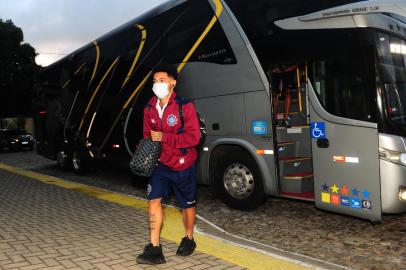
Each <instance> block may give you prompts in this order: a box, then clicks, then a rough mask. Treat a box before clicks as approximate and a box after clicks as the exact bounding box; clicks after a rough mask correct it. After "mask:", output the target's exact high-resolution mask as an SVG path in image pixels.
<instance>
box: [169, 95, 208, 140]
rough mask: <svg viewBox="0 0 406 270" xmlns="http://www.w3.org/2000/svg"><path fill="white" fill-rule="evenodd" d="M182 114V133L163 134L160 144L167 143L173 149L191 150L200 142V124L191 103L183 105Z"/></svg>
mask: <svg viewBox="0 0 406 270" xmlns="http://www.w3.org/2000/svg"><path fill="white" fill-rule="evenodd" d="M182 110H183V114H184V120H185V125H184V127H183V129H184V132H183V133H181V134H176V133H164V134H163V136H162V142H163V143H167V144H169V145H170V146H172V147H174V148H191V147H195V146H196V145H198V144H199V142H200V124H199V119H198V118H197V113H196V109H195V106H194V105H193V103H191V102H190V103H188V104H186V105H183V109H182Z"/></svg>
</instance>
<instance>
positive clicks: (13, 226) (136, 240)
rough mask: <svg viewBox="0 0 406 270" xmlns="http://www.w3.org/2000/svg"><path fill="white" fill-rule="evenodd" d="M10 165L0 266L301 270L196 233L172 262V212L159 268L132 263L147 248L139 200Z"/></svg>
mask: <svg viewBox="0 0 406 270" xmlns="http://www.w3.org/2000/svg"><path fill="white" fill-rule="evenodd" d="M10 168H11V167H10ZM10 168H8V167H7V168H6V169H7V170H8V171H6V170H4V169H5V167H4V166H0V269H4V270H6V269H21V270H29V269H155V268H158V269H244V268H245V267H249V268H252V269H284V270H288V269H306V268H305V267H303V266H301V265H297V264H295V263H292V262H288V261H285V260H281V259H276V258H272V257H269V256H266V255H264V254H261V253H255V252H253V251H250V250H244V249H242V248H239V247H236V246H233V245H231V244H227V243H224V242H222V241H219V240H215V239H208V238H207V237H206V236H199V235H196V239H197V242H198V245H199V249H198V251H197V252H195V253H194V254H193V255H192V256H190V257H188V258H181V257H178V256H176V255H175V251H176V248H177V246H178V244H177V243H176V242H175V241H177V242H178V241H179V240H180V237H181V236H182V232H181V230H171V228H172V227H178V228H179V227H180V226H173V225H174V224H175V225H176V224H177V225H180V223H179V222H180V220H179V217H180V214H179V212H178V211H177V210H175V209H173V208H167V209H166V210H167V211H166V213H167V214H166V217H165V218H166V220H167V222H166V223H165V225H164V229H163V237H164V238H165V239H167V240H165V239H164V240H163V241H162V242H163V246H164V254H165V256H166V259H167V263H166V264H164V265H160V266H158V267H151V266H141V265H137V264H136V263H135V257H136V255H137V254H139V253H140V252H141V251H142V248H143V246H144V245H145V244H146V243H148V225H147V222H146V220H147V215H146V212H145V207H146V203H145V202H142V201H140V200H136V199H133V198H130V197H124V196H122V195H119V194H114V193H111V192H106V191H101V190H97V189H93V188H90V187H86V186H84V185H78V184H73V183H69V182H65V181H63V180H61V179H56V178H52V177H49V176H42V175H40V174H35V173H32V172H26V171H25V172H24V171H23V170H20V169H15V170H16V171H17V173H18V174H17V173H12V172H13V169H10ZM10 171H11V172H10ZM27 176H30V177H27ZM33 178H36V179H35V180H34V179H33ZM38 180H39V181H38ZM114 202H116V203H114ZM176 222H178V223H176ZM169 224H170V225H169ZM209 254H210V255H209ZM243 254H245V255H246V257H245V256H243ZM233 256H234V257H233ZM224 259H227V261H226V260H224Z"/></svg>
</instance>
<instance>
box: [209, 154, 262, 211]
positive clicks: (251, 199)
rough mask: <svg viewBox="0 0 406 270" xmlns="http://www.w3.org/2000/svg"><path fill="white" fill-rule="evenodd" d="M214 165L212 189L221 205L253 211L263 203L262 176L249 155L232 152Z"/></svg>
mask: <svg viewBox="0 0 406 270" xmlns="http://www.w3.org/2000/svg"><path fill="white" fill-rule="evenodd" d="M216 163H217V164H216V165H215V169H214V180H215V181H214V189H215V192H216V194H217V196H218V197H219V198H220V200H221V201H222V202H223V203H225V204H226V205H228V206H229V207H231V208H234V209H239V210H253V209H255V208H257V207H258V206H260V205H261V204H262V203H263V202H264V201H265V198H266V197H265V193H264V185H263V180H262V176H261V173H260V171H259V169H258V166H257V164H256V162H255V160H254V158H253V157H252V156H251V155H250V154H249V153H247V152H245V151H235V150H234V151H232V152H229V154H228V155H227V158H224V157H222V158H219V159H217V162H216Z"/></svg>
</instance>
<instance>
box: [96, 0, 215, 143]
mask: <svg viewBox="0 0 406 270" xmlns="http://www.w3.org/2000/svg"><path fill="white" fill-rule="evenodd" d="M212 1H213V3H214V5H215V7H216V12H215V15H214V16H213V18H212V19H211V21H210V23H209V24H208V25H207V26H206V28H205V30H204V31H203V33H202V34H201V35H200V37H199V38H198V39H197V41H196V42H195V44H194V45H193V46H192V48H191V49H190V51H189V52H188V53H187V54H186V57H185V58H184V59H183V60H182V63H181V64H180V65H179V66H178V68H177V70H178V73H180V72H181V71H182V70H183V68H184V67H185V65H186V63H187V62H188V61H189V59H190V57H192V55H193V53H194V52H195V51H196V49H197V48H198V47H199V45H200V44H201V43H202V41H203V40H204V38H205V37H206V36H207V34H208V33H209V32H210V30H211V29H212V28H213V26H214V24H215V23H216V22H217V21H218V17H220V15H221V13H222V12H223V5H222V4H221V1H220V0H212ZM151 74H152V71H151V72H149V73H148V75H147V76H146V77H145V78H144V80H143V81H142V82H141V83H140V84H139V85H138V86H137V88H136V89H135V90H134V92H133V93H132V95H131V96H130V98H129V99H128V100H127V102H126V103H125V104H124V106H123V108H122V109H121V111H120V113H119V114H118V116H117V118H116V120H115V121H114V123H113V125H112V127H111V128H110V130H109V132H108V133H107V136H106V138H105V139H104V140H103V143H102V145H101V147H100V150H102V149H103V148H104V146H105V145H106V143H107V140H108V139H109V138H110V136H111V133H113V130H114V128H115V127H116V125H117V123H118V121H119V119H120V118H121V116H122V114H123V112H124V111H125V109H127V107H128V106H129V105H130V103H131V101H132V100H133V98H134V97H135V96H136V94H137V93H138V92H139V91H140V90H141V88H142V86H144V84H145V83H146V82H147V80H148V78H149V77H150V76H151Z"/></svg>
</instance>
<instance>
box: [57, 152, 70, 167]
mask: <svg viewBox="0 0 406 270" xmlns="http://www.w3.org/2000/svg"><path fill="white" fill-rule="evenodd" d="M67 157H68V156H67V155H66V154H65V152H64V151H60V152H59V153H58V155H57V156H56V161H57V162H58V164H59V165H61V166H63V165H64V164H65V161H66V158H67Z"/></svg>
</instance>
